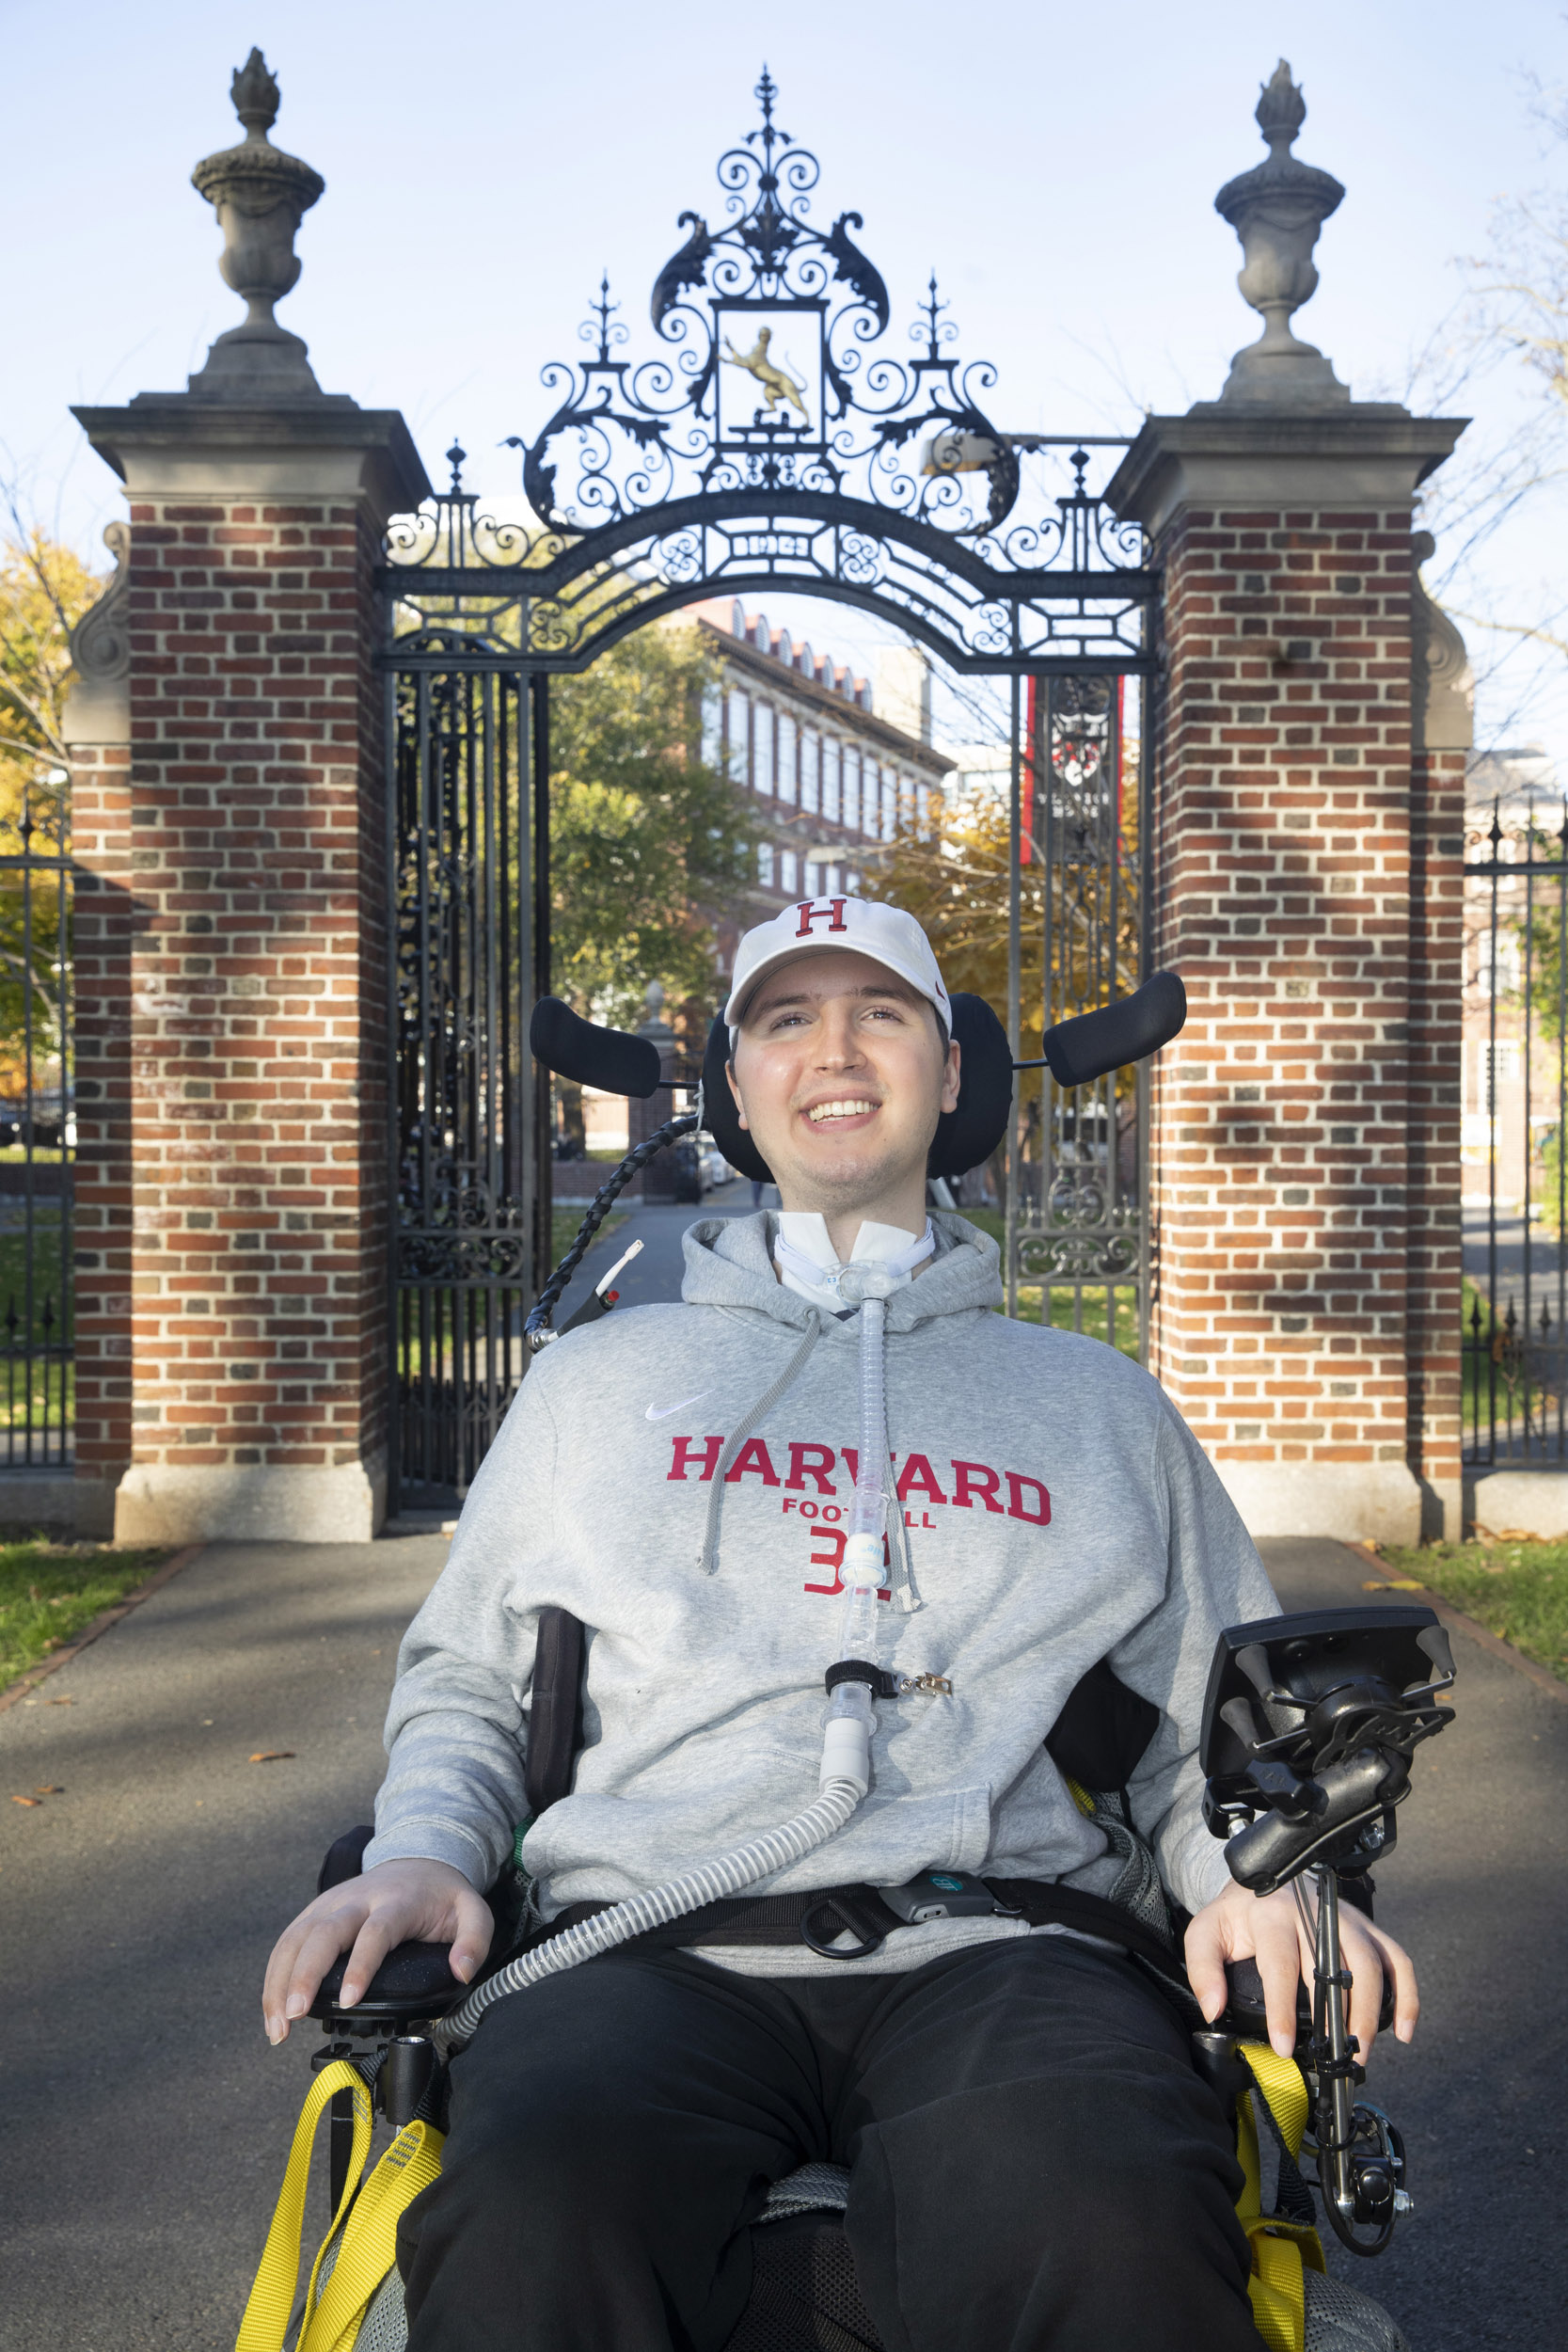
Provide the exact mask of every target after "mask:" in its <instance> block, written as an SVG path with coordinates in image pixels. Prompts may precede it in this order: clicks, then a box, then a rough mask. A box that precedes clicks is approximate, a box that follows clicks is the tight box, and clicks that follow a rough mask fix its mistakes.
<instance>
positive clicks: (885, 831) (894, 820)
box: [882, 768, 898, 841]
mask: <svg viewBox="0 0 1568 2352" xmlns="http://www.w3.org/2000/svg"><path fill="white" fill-rule="evenodd" d="M897 832H898V779H897V777H896V776H895V774H894V772H893V770H892V769H891V768H884V769H883V770H882V839H883V840H884V841H892V840H893V839H895V836H896V834H897Z"/></svg>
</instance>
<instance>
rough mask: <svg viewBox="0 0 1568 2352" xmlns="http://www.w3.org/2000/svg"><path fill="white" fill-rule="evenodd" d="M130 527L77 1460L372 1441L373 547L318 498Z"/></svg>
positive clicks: (97, 815) (218, 509)
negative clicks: (123, 711) (126, 718)
mask: <svg viewBox="0 0 1568 2352" xmlns="http://www.w3.org/2000/svg"><path fill="white" fill-rule="evenodd" d="M131 526H132V548H131V559H130V564H131V593H130V610H129V621H130V629H131V640H132V675H131V737H132V744H131V757H130V767H129V776H128V779H127V778H126V776H125V775H124V773H123V771H119V770H117V769H116V768H115V767H114V766H113V765H112V764H111V765H109V766H106V767H99V766H89V765H87V763H85V762H84V764H83V765H81V766H79V767H78V769H77V771H76V774H75V842H76V855H77V861H78V866H79V869H80V872H81V877H82V879H81V881H80V883H79V886H78V889H79V895H78V901H77V904H78V917H77V920H78V926H79V940H80V949H79V952H80V955H81V958H82V964H81V972H82V977H81V981H80V983H79V998H80V1005H81V1016H82V1017H81V1023H80V1028H79V1036H78V1046H77V1073H78V1098H79V1104H80V1111H79V1120H78V1129H79V1173H78V1184H79V1193H80V1200H81V1213H80V1221H79V1233H80V1244H81V1248H82V1250H83V1252H84V1264H83V1269H82V1274H81V1278H80V1290H79V1297H80V1305H79V1334H80V1341H79V1344H80V1348H81V1360H82V1373H81V1386H80V1389H79V1392H78V1448H79V1458H80V1460H81V1463H82V1465H83V1474H84V1475H88V1474H104V1473H109V1472H118V1471H119V1470H120V1469H122V1468H123V1467H124V1465H125V1463H126V1461H127V1459H128V1458H129V1457H132V1456H134V1458H135V1460H136V1461H137V1462H138V1463H146V1464H157V1465H163V1466H166V1467H168V1468H170V1469H201V1468H208V1469H211V1468H214V1467H243V1466H245V1465H248V1464H262V1465H270V1466H275V1467H292V1468H296V1469H302V1468H303V1469H325V1468H330V1467H332V1466H335V1465H342V1464H348V1463H356V1462H358V1461H360V1460H361V1459H362V1458H363V1459H367V1460H368V1459H369V1458H370V1457H372V1456H373V1454H375V1453H376V1452H377V1450H378V1449H379V1448H381V1447H382V1446H383V1445H384V1444H385V1439H386V1426H385V1424H386V1410H387V1398H386V1363H387V1347H386V1340H385V1327H386V1305H385V1294H386V1275H385V1268H386V1250H387V1233H386V1218H387V1196H388V1184H387V1172H386V1159H387V1152H386V1109H385V1100H386V1097H385V1071H384V1066H383V1054H384V1047H383V1038H384V1000H385V990H386V982H385V958H386V952H387V943H386V933H385V920H384V914H383V908H384V904H385V897H386V855H385V847H384V843H383V840H382V837H381V825H380V810H381V807H382V802H383V795H382V792H381V790H380V788H379V780H380V775H381V769H382V744H381V739H380V738H381V727H382V699H381V697H382V687H381V682H380V680H379V678H378V677H377V675H376V674H375V673H374V671H373V670H372V663H371V654H372V642H371V634H370V632H371V628H372V614H373V612H374V599H373V596H372V586H371V579H370V573H371V567H372V564H373V562H374V561H375V542H374V539H373V536H372V532H371V531H370V529H369V527H368V525H367V523H366V521H365V520H364V518H363V517H362V516H361V514H360V511H359V509H358V508H357V507H356V505H354V504H352V503H350V504H345V505H341V506H338V505H333V504H330V503H327V502H325V501H323V502H316V503H309V504H301V505H282V504H270V503H267V502H265V501H263V500H260V499H245V500H242V499H238V498H230V499H222V500H215V501H214V500H204V501H201V502H199V503H193V502H189V501H175V500H165V501H147V500H143V499H139V498H134V499H133V501H132V505H131ZM133 1165H134V1170H135V1172H134V1176H133V1174H132V1168H133ZM100 1339H101V1342H102V1346H101V1349H100V1348H99V1342H100ZM95 1350H96V1351H97V1352H100V1353H101V1352H106V1353H107V1355H108V1357H109V1358H110V1359H111V1364H112V1369H109V1368H106V1367H105V1366H104V1365H103V1364H102V1363H100V1362H98V1361H96V1360H95ZM133 1375H134V1380H135V1398H134V1401H133V1399H132V1398H131V1395H130V1393H129V1388H128V1379H129V1378H130V1377H131V1376H133ZM89 1465H95V1466H97V1469H96V1471H89V1468H88V1466H89Z"/></svg>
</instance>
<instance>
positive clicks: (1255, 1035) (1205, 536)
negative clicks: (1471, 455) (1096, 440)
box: [1109, 68, 1464, 1541]
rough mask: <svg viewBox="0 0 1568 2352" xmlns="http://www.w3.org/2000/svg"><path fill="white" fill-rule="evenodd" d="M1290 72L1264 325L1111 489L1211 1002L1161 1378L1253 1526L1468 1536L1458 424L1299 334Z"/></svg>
mask: <svg viewBox="0 0 1568 2352" xmlns="http://www.w3.org/2000/svg"><path fill="white" fill-rule="evenodd" d="M1281 74H1282V75H1283V87H1281V84H1280V76H1276V77H1275V82H1274V83H1271V84H1270V85H1269V87H1268V88H1267V89H1266V90H1265V92H1264V96H1263V102H1262V103H1261V104H1260V105H1259V123H1260V124H1261V125H1262V127H1263V130H1264V135H1265V136H1266V137H1269V138H1270V144H1271V150H1272V151H1273V152H1272V153H1271V160H1270V162H1269V163H1268V164H1266V165H1264V166H1262V167H1260V168H1259V171H1257V172H1254V173H1249V174H1247V175H1245V177H1244V178H1243V179H1242V180H1238V181H1234V182H1232V183H1229V185H1228V186H1227V188H1226V189H1224V190H1222V192H1221V195H1220V198H1219V199H1218V203H1219V208H1220V210H1221V211H1222V212H1224V213H1225V214H1226V215H1227V217H1228V218H1231V219H1232V220H1233V221H1234V222H1235V224H1236V226H1237V227H1238V230H1239V231H1240V232H1241V233H1242V235H1243V244H1244V245H1245V246H1246V251H1247V256H1248V269H1247V270H1246V271H1244V272H1243V278H1242V286H1243V293H1246V294H1248V296H1249V298H1252V299H1255V300H1256V303H1257V307H1259V309H1262V310H1264V311H1265V315H1266V316H1267V317H1268V318H1269V324H1268V326H1267V327H1266V330H1265V334H1264V336H1263V338H1262V339H1261V341H1260V342H1259V344H1256V345H1254V346H1252V347H1251V349H1250V350H1248V351H1246V352H1243V353H1242V354H1240V355H1239V356H1238V358H1237V360H1236V363H1235V365H1234V367H1233V369H1232V372H1231V375H1230V379H1229V381H1228V383H1227V386H1226V389H1225V393H1224V395H1223V397H1222V398H1221V399H1220V400H1218V401H1214V402H1203V403H1199V404H1198V405H1196V406H1195V407H1194V408H1193V409H1191V410H1190V411H1189V412H1188V413H1187V415H1186V416H1183V417H1150V418H1149V419H1148V421H1146V423H1145V425H1144V428H1143V430H1142V432H1141V433H1140V434H1139V436H1138V438H1137V440H1136V442H1135V443H1134V445H1133V447H1132V449H1131V451H1130V452H1129V453H1128V455H1127V458H1126V459H1125V461H1124V463H1123V464H1122V466H1121V468H1120V469H1119V470H1118V472H1117V477H1116V479H1115V480H1114V481H1113V483H1112V484H1111V485H1110V492H1109V495H1110V498H1111V501H1112V502H1113V504H1115V505H1116V506H1117V508H1118V510H1119V511H1120V512H1121V513H1123V514H1126V515H1129V516H1136V518H1137V519H1138V520H1140V521H1141V522H1142V523H1144V525H1145V526H1146V528H1147V529H1148V531H1149V532H1150V533H1151V535H1152V537H1153V541H1154V544H1155V548H1156V550H1157V557H1158V561H1159V562H1160V564H1162V565H1163V567H1164V580H1165V585H1164V609H1163V629H1164V645H1163V662H1162V669H1161V674H1160V678H1159V681H1158V686H1157V691H1156V696H1155V714H1154V718H1155V723H1154V741H1153V746H1152V751H1153V763H1154V765H1153V841H1152V845H1151V847H1152V854H1153V866H1154V874H1153V887H1154V906H1155V916H1154V930H1155V943H1154V951H1155V961H1156V962H1157V963H1158V964H1166V965H1171V966H1174V967H1175V969H1176V970H1177V971H1179V972H1180V975H1181V977H1182V978H1183V980H1184V981H1185V983H1186V987H1187V992H1188V997H1189V1002H1190V1005H1191V1012H1190V1015H1189V1019H1188V1023H1187V1026H1186V1029H1185V1031H1184V1032H1183V1034H1182V1036H1181V1037H1180V1039H1179V1040H1178V1041H1177V1042H1176V1043H1175V1044H1174V1045H1173V1046H1171V1047H1169V1048H1167V1049H1166V1051H1165V1053H1164V1054H1163V1055H1162V1056H1161V1057H1160V1060H1159V1062H1158V1064H1157V1065H1156V1073H1155V1078H1154V1091H1153V1130H1152V1148H1151V1152H1150V1163H1151V1192H1152V1198H1151V1210H1152V1216H1153V1234H1154V1251H1155V1292H1154V1311H1153V1318H1152V1322H1153V1336H1152V1357H1151V1368H1152V1369H1153V1370H1154V1371H1155V1372H1156V1373H1157V1375H1158V1376H1159V1378H1160V1379H1161V1380H1162V1382H1163V1383H1164V1386H1165V1387H1166V1388H1167V1390H1168V1391H1170V1393H1171V1395H1172V1397H1173V1398H1174V1399H1175V1401H1176V1402H1177V1404H1178V1405H1179V1406H1180V1408H1181V1411H1182V1412H1183V1414H1184V1415H1185V1416H1186V1418H1187V1419H1188V1421H1189V1422H1191V1424H1192V1426H1193V1428H1194V1430H1195V1431H1196V1434H1197V1435H1198V1437H1199V1438H1200V1439H1201V1440H1202V1442H1203V1444H1204V1445H1205V1447H1206V1448H1207V1450H1208V1452H1209V1454H1211V1456H1212V1459H1213V1461H1214V1463H1215V1465H1216V1467H1217V1468H1218V1470H1219V1471H1220V1474H1221V1476H1222V1477H1223V1478H1224V1480H1225V1483H1226V1485H1227V1487H1228V1488H1229V1490H1230V1492H1231V1493H1232V1495H1233V1496H1234V1497H1235V1499H1236V1501H1237V1502H1238V1503H1239V1505H1240V1506H1241V1509H1242V1512H1243V1517H1244V1518H1245V1519H1246V1521H1247V1524H1248V1526H1249V1527H1250V1528H1251V1529H1252V1530H1253V1532H1254V1533H1255V1534H1275V1535H1278V1534H1334V1535H1339V1536H1343V1537H1348V1538H1356V1537H1385V1538H1388V1539H1395V1540H1402V1541H1414V1540H1415V1539H1416V1537H1417V1535H1418V1533H1419V1532H1421V1531H1422V1530H1423V1528H1424V1529H1425V1531H1426V1532H1427V1533H1429V1534H1430V1533H1435V1532H1441V1531H1446V1532H1448V1533H1449V1534H1456V1533H1457V1532H1458V1526H1459V1485H1458V1458H1457V1457H1458V1446H1457V1436H1458V1414H1457V1405H1458V1384H1457V1361H1456V1360H1455V1361H1454V1362H1453V1365H1452V1373H1453V1377H1452V1382H1451V1395H1450V1393H1449V1368H1448V1367H1449V1358H1450V1357H1452V1358H1454V1359H1456V1358H1457V1343H1458V1330H1459V1327H1458V1311H1459V1309H1458V1240H1459V1165H1458V1132H1457V1108H1458V1080H1459V1066H1458V1045H1457V1040H1458V1035H1459V997H1460V972H1459V957H1458V915H1459V905H1458V891H1459V869H1460V859H1461V855H1462V850H1461V843H1460V834H1461V831H1462V828H1461V825H1460V822H1459V820H1458V805H1459V801H1458V796H1460V795H1462V788H1463V765H1464V762H1463V754H1462V753H1461V754H1460V755H1458V758H1457V762H1456V761H1455V758H1454V757H1453V755H1451V754H1450V755H1449V758H1448V761H1447V765H1446V766H1445V765H1443V763H1442V762H1441V761H1438V762H1437V764H1436V765H1435V766H1434V765H1433V760H1432V759H1431V758H1430V757H1429V756H1428V755H1426V754H1425V753H1422V754H1421V755H1420V757H1419V760H1418V747H1417V745H1416V742H1415V740H1414V738H1413V727H1412V660H1413V652H1414V650H1415V648H1414V647H1413V637H1412V589H1413V580H1412V553H1413V550H1412V528H1411V526H1412V501H1413V498H1414V494H1415V491H1416V488H1417V485H1418V484H1419V483H1420V482H1421V481H1422V480H1423V479H1424V478H1425V477H1426V476H1427V475H1428V474H1430V473H1431V472H1432V471H1433V469H1434V468H1435V467H1436V466H1438V465H1440V464H1441V463H1442V461H1443V459H1444V458H1445V457H1446V456H1447V455H1448V454H1449V451H1450V450H1451V449H1452V447H1453V445H1454V442H1455V440H1456V439H1457V437H1458V435H1459V433H1460V432H1461V431H1462V430H1463V425H1462V423H1459V422H1456V421H1448V420H1442V419H1432V418H1419V417H1413V416H1411V415H1410V414H1409V413H1408V412H1407V411H1406V410H1405V409H1403V408H1402V407H1399V406H1397V405H1385V404H1381V403H1354V402H1352V400H1351V398H1350V395H1349V393H1348V392H1347V391H1346V390H1345V389H1344V388H1343V386H1341V385H1339V384H1338V382H1337V380H1336V378H1335V376H1334V373H1333V370H1332V369H1331V368H1330V366H1329V364H1328V362H1327V361H1326V360H1325V359H1324V358H1323V357H1322V355H1321V354H1320V353H1318V352H1316V351H1313V350H1312V349H1311V348H1310V347H1309V346H1307V345H1304V344H1300V343H1298V342H1296V341H1295V339H1294V337H1293V336H1291V333H1290V330H1289V326H1288V324H1287V318H1288V313H1289V311H1291V310H1293V309H1294V308H1295V307H1296V305H1297V304H1298V303H1299V302H1300V301H1302V300H1304V299H1305V298H1306V294H1307V293H1309V292H1310V291H1311V288H1312V286H1313V285H1315V284H1316V273H1315V272H1314V271H1313V270H1312V268H1311V263H1310V259H1309V256H1310V249H1311V242H1312V239H1313V238H1314V237H1315V236H1316V233H1317V228H1318V224H1319V222H1320V221H1321V219H1322V218H1323V216H1324V215H1326V214H1327V213H1328V212H1329V211H1331V210H1332V209H1333V207H1334V205H1336V204H1337V203H1338V199H1339V197H1340V196H1341V195H1342V194H1343V191H1342V189H1340V188H1339V187H1338V183H1337V182H1335V181H1331V180H1329V179H1328V175H1327V174H1326V173H1322V172H1314V171H1310V170H1309V169H1308V167H1307V166H1305V165H1302V164H1299V163H1297V162H1296V161H1295V160H1294V159H1293V158H1291V157H1290V156H1289V155H1288V154H1283V155H1282V150H1283V149H1284V148H1288V146H1289V144H1290V141H1291V139H1293V137H1294V135H1295V133H1296V131H1297V130H1298V129H1299V127H1300V122H1301V119H1302V116H1303V115H1304V114H1305V107H1303V106H1302V105H1301V103H1300V94H1299V92H1297V91H1295V90H1294V89H1293V88H1292V87H1291V84H1290V79H1289V72H1288V69H1284V68H1282V69H1281ZM1271 102H1272V105H1271ZM1290 175H1297V177H1296V178H1294V179H1291V177H1290ZM1282 190H1283V192H1284V193H1286V194H1289V195H1291V196H1292V197H1293V198H1294V199H1295V200H1296V204H1297V210H1296V213H1295V215H1294V216H1293V219H1292V220H1291V223H1290V225H1289V226H1288V227H1287V228H1284V229H1281V228H1279V227H1278V222H1279V220H1280V219H1283V218H1285V217H1286V215H1287V213H1288V210H1289V208H1282V207H1279V205H1278V203H1277V199H1278V198H1279V196H1280V194H1281V193H1282ZM1314 207H1315V208H1316V209H1315V216H1312V217H1311V218H1310V220H1309V224H1308V225H1304V223H1307V215H1312V214H1313V208H1314ZM1271 208H1272V209H1273V212H1274V219H1273V221H1272V222H1271V219H1270V216H1269V215H1270V211H1271ZM1308 226H1309V233H1308ZM1271 237H1273V238H1274V241H1275V246H1276V247H1277V248H1278V249H1277V250H1273V249H1267V248H1269V240H1270V238H1271ZM1260 260H1264V261H1268V262H1271V263H1272V264H1273V266H1272V268H1270V269H1262V268H1260V267H1259V262H1260ZM1291 269H1294V271H1295V272H1296V275H1295V277H1294V278H1293V279H1292V278H1291ZM1303 272H1305V278H1304V276H1303ZM1282 284H1283V285H1284V286H1285V287H1286V288H1287V289H1293V293H1292V295H1291V298H1290V299H1284V298H1282V297H1281V295H1280V291H1279V290H1280V287H1281V285H1282ZM1275 311H1278V312H1280V313H1283V314H1285V315H1282V316H1279V317H1275V316H1274V315H1272V313H1273V312H1275ZM1421 659H1422V661H1423V663H1424V662H1425V660H1426V641H1425V639H1424V638H1423V642H1422V647H1421ZM1423 675H1424V673H1423ZM1450 803H1452V805H1450Z"/></svg>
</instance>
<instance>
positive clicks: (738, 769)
mask: <svg viewBox="0 0 1568 2352" xmlns="http://www.w3.org/2000/svg"><path fill="white" fill-rule="evenodd" d="M728 732H729V741H728V744H727V746H726V749H727V751H728V754H729V763H730V779H731V782H732V783H735V784H741V785H744V784H750V782H751V780H752V706H751V704H750V703H749V702H748V700H747V699H746V696H745V695H744V694H741V693H736V691H733V690H732V691H731V694H730V700H729V723H728Z"/></svg>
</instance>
